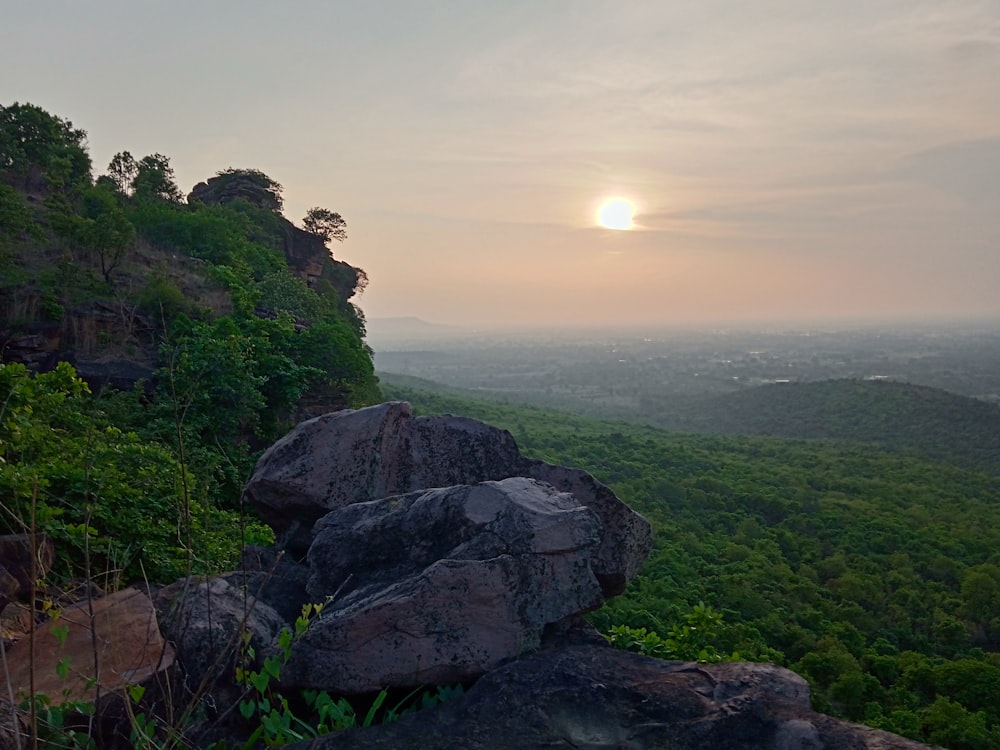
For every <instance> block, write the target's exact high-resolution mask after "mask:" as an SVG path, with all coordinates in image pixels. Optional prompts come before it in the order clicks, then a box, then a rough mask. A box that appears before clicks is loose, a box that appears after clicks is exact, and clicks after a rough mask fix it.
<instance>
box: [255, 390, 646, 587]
mask: <svg viewBox="0 0 1000 750" xmlns="http://www.w3.org/2000/svg"><path fill="white" fill-rule="evenodd" d="M511 477H531V478H534V479H539V480H541V481H544V482H548V483H549V484H552V485H553V486H554V487H556V489H558V490H561V491H563V492H568V493H571V494H572V495H573V497H574V498H575V499H576V500H577V502H578V503H579V504H581V505H584V506H587V507H588V508H590V509H591V510H593V511H594V512H595V513H596V514H597V516H598V517H599V519H600V521H601V524H602V529H603V531H602V536H601V541H600V545H599V548H598V551H597V553H596V555H595V557H594V560H593V569H594V573H595V575H596V576H597V578H598V580H599V581H600V583H601V587H602V589H603V590H604V594H605V596H615V595H617V594H620V593H621V592H622V591H623V590H624V587H625V582H626V581H627V580H629V579H631V578H632V577H634V576H635V575H636V573H638V571H639V568H640V566H641V565H642V563H643V561H644V560H645V558H646V555H647V554H648V553H649V549H650V545H651V543H652V534H651V531H650V527H649V524H648V522H647V521H646V520H645V519H644V518H643V517H642V516H640V515H639V514H638V513H636V512H634V511H633V510H631V509H630V508H629V507H628V506H626V505H625V504H624V503H622V502H621V501H620V500H619V499H618V498H617V497H615V495H614V493H613V492H611V490H610V489H608V488H607V487H606V486H604V485H603V484H601V483H600V482H598V481H597V480H595V479H594V478H593V477H592V476H590V475H589V474H587V472H585V471H582V470H579V469H567V468H564V467H558V466H552V465H551V464H547V463H544V462H542V461H536V460H531V459H527V458H525V457H523V456H522V455H521V453H520V451H519V450H518V448H517V444H516V443H515V442H514V438H513V437H512V436H511V434H510V433H509V432H507V431H506V430H501V429H498V428H496V427H492V426H490V425H487V424H484V423H482V422H479V421H476V420H474V419H467V418H462V417H452V416H440V417H414V416H413V412H412V410H411V408H410V405H409V404H407V403H404V402H398V401H396V402H388V403H384V404H380V405H378V406H372V407H369V408H366V409H359V410H345V411H340V412H334V413H332V414H325V415H323V416H320V417H316V418H315V419H311V420H308V421H306V422H303V423H301V424H299V425H298V426H297V427H296V428H295V429H294V430H292V431H291V432H290V433H289V434H288V435H286V436H285V437H283V438H282V439H281V440H279V441H278V442H276V443H275V444H274V445H272V446H271V447H270V448H269V449H268V450H267V451H266V452H265V453H264V455H263V456H261V458H260V461H258V463H257V467H256V469H255V471H254V474H253V476H252V477H251V479H250V481H249V483H248V484H247V487H246V497H247V499H248V501H249V502H250V503H251V504H252V505H253V506H254V507H255V508H256V510H257V511H258V513H260V515H261V516H262V517H263V518H264V520H265V521H267V522H268V523H269V524H270V525H271V526H272V528H274V530H275V532H276V533H277V534H278V536H279V538H280V539H281V540H282V542H283V544H284V545H285V546H286V547H287V548H288V549H289V551H290V552H292V553H293V554H295V555H297V556H299V557H304V556H305V554H306V551H307V550H308V549H309V546H310V544H312V539H313V527H314V526H315V524H316V522H317V521H318V520H319V519H320V518H322V517H323V516H325V515H326V514H327V513H329V512H330V511H332V510H336V509H338V508H343V507H345V506H347V505H351V504H353V503H361V502H367V501H370V500H377V499H379V498H384V497H389V496H392V495H398V494H401V493H406V492H412V491H415V490H420V489H428V488H432V487H449V486H453V485H470V484H476V483H478V482H485V481H491V480H501V479H508V478H511Z"/></svg>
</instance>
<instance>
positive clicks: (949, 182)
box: [890, 136, 1000, 211]
mask: <svg viewBox="0 0 1000 750" xmlns="http://www.w3.org/2000/svg"><path fill="white" fill-rule="evenodd" d="M890 174H891V175H893V176H895V177H898V178H900V179H904V180H912V181H914V182H918V183H922V184H925V185H930V186H931V187H934V188H936V189H938V190H943V191H945V192H948V193H952V194H954V195H957V196H961V197H962V198H963V199H965V200H966V201H969V202H971V203H973V204H982V203H989V204H990V206H991V208H992V210H994V211H995V210H996V209H997V205H998V204H997V201H998V200H1000V136H998V137H996V138H988V139H985V140H977V141H960V142H956V143H946V144H943V145H941V146H936V147H934V148H930V149H925V150H923V151H918V152H917V153H914V154H911V155H910V156H907V157H906V158H904V159H903V160H902V163H901V164H900V166H899V167H898V168H897V169H895V170H893V171H892V172H891V173H890Z"/></svg>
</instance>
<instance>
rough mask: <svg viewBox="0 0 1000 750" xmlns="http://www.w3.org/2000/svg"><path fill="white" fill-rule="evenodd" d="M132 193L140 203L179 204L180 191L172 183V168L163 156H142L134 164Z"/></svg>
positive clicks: (175, 184)
mask: <svg viewBox="0 0 1000 750" xmlns="http://www.w3.org/2000/svg"><path fill="white" fill-rule="evenodd" d="M132 191H133V194H134V195H135V197H136V199H137V200H140V201H150V200H154V201H167V202H169V203H180V202H181V198H182V196H181V190H180V188H179V187H177V183H176V182H174V168H173V167H171V166H170V159H169V158H168V157H166V156H164V155H163V154H150V155H149V156H144V157H142V158H141V159H140V160H139V163H138V164H136V168H135V177H134V178H133V179H132Z"/></svg>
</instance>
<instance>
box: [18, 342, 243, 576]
mask: <svg viewBox="0 0 1000 750" xmlns="http://www.w3.org/2000/svg"><path fill="white" fill-rule="evenodd" d="M0 459H2V460H0V504H2V507H3V511H4V512H3V513H2V515H0V530H2V531H3V532H4V533H19V532H23V531H25V530H26V529H27V528H30V525H31V523H32V519H34V523H35V527H36V528H37V529H38V530H39V531H43V532H45V533H47V534H49V535H50V536H52V537H53V538H54V539H55V540H56V542H57V544H59V545H60V548H61V549H64V550H67V551H68V561H69V563H70V565H69V566H67V568H65V569H63V570H60V571H59V572H60V573H61V574H64V575H69V576H72V575H79V574H80V573H81V572H82V571H83V570H84V566H85V563H86V559H85V555H86V553H87V551H89V556H90V563H91V566H90V567H91V569H92V570H94V571H111V570H113V569H114V568H115V567H116V566H120V567H123V568H124V574H125V575H126V576H127V577H130V578H138V577H140V576H141V575H143V574H144V573H145V574H148V575H149V576H150V577H151V578H152V580H155V581H165V580H173V579H174V578H176V577H177V576H179V575H182V574H184V572H185V571H186V570H187V567H188V564H189V562H190V563H192V564H193V567H194V568H195V570H219V569H224V568H226V567H229V566H231V565H233V564H234V563H235V561H236V560H237V559H238V555H239V548H240V546H241V545H240V540H239V539H238V538H234V536H233V534H232V528H233V527H234V526H235V524H236V523H237V519H236V518H235V516H234V515H232V514H227V513H225V512H222V511H219V510H217V509H215V508H213V507H211V506H210V505H203V504H201V503H199V502H198V501H197V500H192V501H191V502H187V503H186V502H185V501H184V496H183V493H182V487H181V483H180V482H179V481H178V480H179V477H180V476H181V474H182V472H185V471H187V470H188V469H187V468H186V467H183V466H181V465H179V464H178V462H177V461H176V460H175V459H174V458H173V456H171V454H170V452H169V451H167V450H166V449H165V448H164V447H163V446H162V445H158V444H156V443H153V442H150V441H148V440H143V439H142V438H140V437H139V436H138V435H136V434H135V433H129V432H125V431H123V430H121V429H119V428H117V427H115V426H113V425H111V424H109V423H108V421H107V418H106V416H105V414H104V413H103V412H102V411H100V410H99V409H97V408H95V404H94V402H93V401H92V400H91V398H90V394H89V389H88V387H87V385H86V383H84V382H83V381H82V380H80V379H79V378H77V377H76V373H75V372H74V371H73V368H72V367H71V366H70V365H69V364H67V363H65V362H62V363H60V364H59V365H58V367H57V368H56V369H55V370H54V371H52V372H49V373H45V374H43V375H38V376H33V375H31V373H29V372H28V371H27V369H26V368H25V367H24V366H23V365H19V364H6V365H3V364H0ZM188 483H189V485H197V484H198V479H197V478H196V477H194V476H190V475H189V476H188ZM182 527H189V528H190V529H191V532H192V533H191V534H190V535H181V534H179V532H178V530H179V529H180V528H182ZM185 537H187V538H185ZM188 541H190V542H191V543H192V547H190V548H189V547H187V546H186V545H187V544H188ZM195 546H196V547H197V549H194V548H193V547H195Z"/></svg>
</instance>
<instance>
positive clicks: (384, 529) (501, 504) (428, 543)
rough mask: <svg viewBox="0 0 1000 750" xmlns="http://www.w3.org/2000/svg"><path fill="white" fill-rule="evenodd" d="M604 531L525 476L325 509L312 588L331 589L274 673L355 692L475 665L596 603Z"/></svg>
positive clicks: (584, 511) (530, 643) (507, 655)
mask: <svg viewBox="0 0 1000 750" xmlns="http://www.w3.org/2000/svg"><path fill="white" fill-rule="evenodd" d="M600 534H601V524H600V521H599V520H598V518H597V515H596V514H595V513H594V512H593V511H591V510H590V509H588V508H586V507H584V506H582V505H580V504H579V503H578V502H577V501H576V500H575V499H574V498H573V497H572V496H571V495H567V494H565V493H561V492H558V491H556V490H555V489H553V488H552V487H551V486H550V485H548V484H543V483H540V482H537V481H535V480H531V479H525V478H511V479H505V480H502V481H498V482H484V483H480V484H477V485H474V486H456V487H447V488H440V489H431V490H422V491H417V492H413V493H409V494H405V495H401V496H395V497H388V498H383V499H381V500H376V501H371V502H366V503H356V504H352V505H348V506H345V507H343V508H341V509H339V510H336V511H333V512H331V513H329V514H328V515H327V516H325V517H324V518H323V519H322V520H321V521H320V522H319V523H318V524H317V528H316V539H315V541H314V542H313V545H312V547H311V549H310V551H309V566H310V569H311V571H312V573H311V577H310V580H309V587H308V588H309V594H310V596H311V598H312V600H313V601H324V600H326V599H327V598H328V597H332V599H331V601H330V602H329V603H328V604H327V605H326V607H325V609H324V610H323V613H322V616H321V617H319V618H318V619H316V620H314V622H313V623H312V625H311V626H310V628H309V630H308V632H307V633H306V635H305V637H304V638H302V640H301V641H299V642H298V643H296V645H295V648H294V650H293V656H292V660H291V661H290V662H289V663H288V665H287V666H286V667H285V670H284V671H283V673H282V682H283V683H284V684H286V685H289V686H297V687H315V688H323V689H326V690H328V691H330V692H335V693H365V692H369V691H377V690H379V689H381V688H385V687H409V686H418V685H424V684H445V683H453V682H460V681H467V680H470V679H474V678H476V677H479V676H480V675H482V674H483V673H485V672H486V671H488V670H489V669H492V668H493V667H495V666H497V665H499V664H501V663H503V662H505V661H508V660H510V659H512V658H514V657H517V656H519V655H521V654H523V653H525V652H528V651H531V650H533V649H536V648H537V647H538V646H539V644H540V642H541V638H542V634H543V631H544V630H545V628H546V626H548V625H550V624H552V623H556V622H559V621H560V620H563V619H564V618H567V617H570V616H572V615H575V614H578V613H580V612H585V611H588V610H590V609H594V608H596V607H597V606H599V605H600V604H601V603H603V601H604V597H603V595H602V592H601V588H600V585H599V583H598V581H597V578H596V577H595V575H594V573H593V570H592V566H591V563H592V560H593V559H594V555H595V553H596V551H597V549H598V546H599V544H600Z"/></svg>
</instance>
